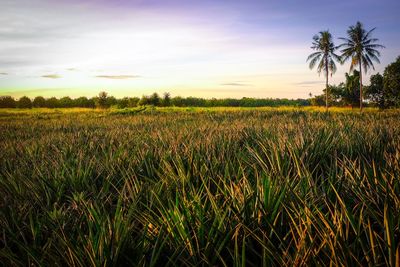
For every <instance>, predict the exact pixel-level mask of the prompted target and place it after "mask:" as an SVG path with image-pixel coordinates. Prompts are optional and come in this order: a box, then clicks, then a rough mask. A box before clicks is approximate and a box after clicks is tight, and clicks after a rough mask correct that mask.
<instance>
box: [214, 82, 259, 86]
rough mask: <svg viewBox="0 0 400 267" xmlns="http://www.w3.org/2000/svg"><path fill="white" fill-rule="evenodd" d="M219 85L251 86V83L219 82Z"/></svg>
mask: <svg viewBox="0 0 400 267" xmlns="http://www.w3.org/2000/svg"><path fill="white" fill-rule="evenodd" d="M220 85H223V86H253V85H251V84H248V83H241V82H231V83H221V84H220Z"/></svg>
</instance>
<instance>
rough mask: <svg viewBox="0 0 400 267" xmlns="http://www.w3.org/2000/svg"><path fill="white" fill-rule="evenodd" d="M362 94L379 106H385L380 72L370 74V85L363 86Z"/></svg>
mask: <svg viewBox="0 0 400 267" xmlns="http://www.w3.org/2000/svg"><path fill="white" fill-rule="evenodd" d="M364 96H365V97H366V98H367V99H368V100H370V102H371V103H373V104H375V105H377V106H378V107H379V108H381V109H382V108H385V94H384V90H383V76H382V75H381V74H380V73H377V74H375V75H371V77H370V85H369V86H365V90H364Z"/></svg>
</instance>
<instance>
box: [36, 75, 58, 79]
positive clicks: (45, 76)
mask: <svg viewBox="0 0 400 267" xmlns="http://www.w3.org/2000/svg"><path fill="white" fill-rule="evenodd" d="M41 77H42V78H48V79H60V78H61V76H60V75H58V74H48V75H42V76H41Z"/></svg>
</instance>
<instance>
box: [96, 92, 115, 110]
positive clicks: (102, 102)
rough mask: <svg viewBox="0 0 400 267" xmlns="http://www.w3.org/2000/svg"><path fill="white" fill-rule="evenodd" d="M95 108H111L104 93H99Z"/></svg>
mask: <svg viewBox="0 0 400 267" xmlns="http://www.w3.org/2000/svg"><path fill="white" fill-rule="evenodd" d="M96 106H97V107H99V108H109V107H110V106H111V105H110V101H109V100H108V94H107V93H106V92H104V91H103V92H100V93H99V96H98V97H97V98H96Z"/></svg>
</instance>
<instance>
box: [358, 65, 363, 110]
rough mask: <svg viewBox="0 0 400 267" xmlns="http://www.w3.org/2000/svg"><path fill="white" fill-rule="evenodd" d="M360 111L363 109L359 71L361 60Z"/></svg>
mask: <svg viewBox="0 0 400 267" xmlns="http://www.w3.org/2000/svg"><path fill="white" fill-rule="evenodd" d="M359 64H360V111H362V109H363V104H362V102H363V86H362V69H361V59H360V63H359Z"/></svg>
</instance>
